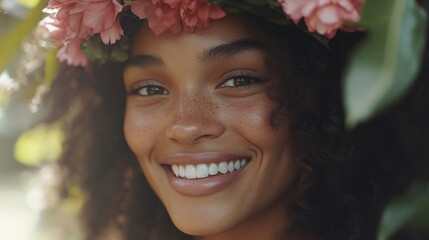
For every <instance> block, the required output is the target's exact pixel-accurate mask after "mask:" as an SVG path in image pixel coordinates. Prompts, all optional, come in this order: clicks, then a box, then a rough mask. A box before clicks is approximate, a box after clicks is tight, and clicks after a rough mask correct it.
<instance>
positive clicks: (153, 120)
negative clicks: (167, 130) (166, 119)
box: [124, 107, 163, 160]
mask: <svg viewBox="0 0 429 240" xmlns="http://www.w3.org/2000/svg"><path fill="white" fill-rule="evenodd" d="M160 119H163V118H161V116H157V114H150V113H144V112H140V111H138V110H136V109H134V108H132V107H127V109H126V112H125V120H124V135H125V139H126V141H127V143H128V145H129V147H130V149H131V150H132V151H133V152H134V154H136V155H137V157H138V158H139V159H140V160H141V159H143V158H146V157H148V154H149V152H150V149H151V148H153V146H154V145H155V142H156V139H157V137H159V136H160V132H159V127H160Z"/></svg>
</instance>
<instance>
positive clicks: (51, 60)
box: [45, 47, 59, 86]
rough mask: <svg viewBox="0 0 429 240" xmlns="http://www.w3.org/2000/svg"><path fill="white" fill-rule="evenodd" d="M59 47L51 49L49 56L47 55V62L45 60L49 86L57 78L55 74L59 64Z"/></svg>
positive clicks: (46, 79) (46, 78)
mask: <svg viewBox="0 0 429 240" xmlns="http://www.w3.org/2000/svg"><path fill="white" fill-rule="evenodd" d="M58 50H59V48H58V47H55V48H52V49H50V50H49V52H48V54H47V56H46V62H45V81H46V83H47V84H48V86H50V85H51V83H52V81H53V80H54V79H55V76H56V75H57V70H58V66H59V61H58V58H57V53H58Z"/></svg>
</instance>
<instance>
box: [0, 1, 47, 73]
mask: <svg viewBox="0 0 429 240" xmlns="http://www.w3.org/2000/svg"><path fill="white" fill-rule="evenodd" d="M45 5H46V1H39V3H38V4H37V5H36V6H35V7H34V8H33V9H32V10H31V11H30V12H29V14H28V16H27V17H26V18H25V19H24V20H23V21H21V22H20V23H19V24H18V25H17V26H16V27H15V28H14V29H12V30H11V31H10V32H9V33H8V34H7V35H6V36H4V37H3V38H2V39H0V72H3V70H4V69H5V68H6V67H7V65H8V63H9V61H10V60H11V59H12V57H13V56H14V55H15V53H16V52H17V51H18V50H19V49H20V47H21V43H22V40H23V39H24V38H25V37H26V36H27V35H28V34H29V33H31V31H32V30H33V29H34V28H35V27H36V26H37V24H38V22H39V20H40V19H41V18H42V16H43V12H42V10H43V8H44V7H45Z"/></svg>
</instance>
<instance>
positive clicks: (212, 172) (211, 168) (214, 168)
mask: <svg viewBox="0 0 429 240" xmlns="http://www.w3.org/2000/svg"><path fill="white" fill-rule="evenodd" d="M217 172H218V170H217V165H216V163H210V166H209V174H210V176H213V175H216V174H217Z"/></svg>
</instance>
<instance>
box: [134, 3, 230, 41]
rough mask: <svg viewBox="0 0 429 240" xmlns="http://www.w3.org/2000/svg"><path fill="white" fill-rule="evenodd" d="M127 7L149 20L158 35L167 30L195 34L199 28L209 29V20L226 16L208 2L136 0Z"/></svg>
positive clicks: (141, 17)
mask: <svg viewBox="0 0 429 240" xmlns="http://www.w3.org/2000/svg"><path fill="white" fill-rule="evenodd" d="M127 6H131V11H132V12H133V13H134V14H135V15H137V16H138V17H139V18H140V19H147V20H148V23H149V27H150V28H151V29H152V30H153V31H154V33H155V34H156V35H159V34H161V33H163V32H165V31H166V30H170V31H171V32H172V33H178V32H180V31H182V30H184V31H185V32H194V31H195V28H197V27H208V26H209V25H210V24H209V19H219V18H222V17H224V16H225V12H224V11H223V10H222V9H221V8H220V7H219V6H217V5H215V4H211V3H209V2H208V1H207V0H135V1H132V2H130V3H128V4H127Z"/></svg>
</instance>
